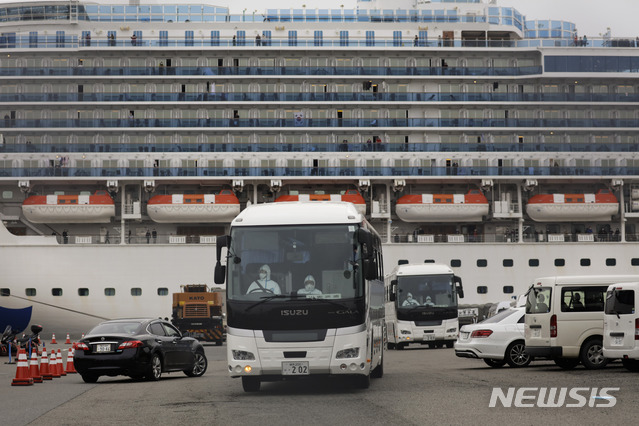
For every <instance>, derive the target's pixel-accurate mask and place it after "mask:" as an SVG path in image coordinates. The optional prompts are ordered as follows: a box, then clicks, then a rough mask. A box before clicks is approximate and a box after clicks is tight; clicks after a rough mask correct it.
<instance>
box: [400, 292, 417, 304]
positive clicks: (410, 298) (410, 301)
mask: <svg viewBox="0 0 639 426" xmlns="http://www.w3.org/2000/svg"><path fill="white" fill-rule="evenodd" d="M402 306H419V302H418V301H417V300H415V299H413V295H412V293H408V294H407V295H406V300H404V303H402Z"/></svg>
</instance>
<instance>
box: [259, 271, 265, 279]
mask: <svg viewBox="0 0 639 426" xmlns="http://www.w3.org/2000/svg"><path fill="white" fill-rule="evenodd" d="M260 279H261V280H264V279H266V272H260Z"/></svg>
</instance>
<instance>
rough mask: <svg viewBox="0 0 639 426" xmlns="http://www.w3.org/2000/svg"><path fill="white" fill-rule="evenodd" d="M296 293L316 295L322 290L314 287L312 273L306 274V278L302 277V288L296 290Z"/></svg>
mask: <svg viewBox="0 0 639 426" xmlns="http://www.w3.org/2000/svg"><path fill="white" fill-rule="evenodd" d="M297 294H311V295H318V294H322V292H321V291H320V290H318V289H316V288H315V278H313V276H312V275H307V276H306V278H304V288H303V289H301V290H297Z"/></svg>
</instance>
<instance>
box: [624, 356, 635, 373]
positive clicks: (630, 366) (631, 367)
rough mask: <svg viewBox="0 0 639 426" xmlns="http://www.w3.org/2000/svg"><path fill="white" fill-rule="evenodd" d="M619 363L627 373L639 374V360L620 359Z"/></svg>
mask: <svg viewBox="0 0 639 426" xmlns="http://www.w3.org/2000/svg"><path fill="white" fill-rule="evenodd" d="M621 363H622V364H623V366H624V368H625V369H626V370H628V371H632V372H635V373H636V372H639V359H623V358H622V359H621Z"/></svg>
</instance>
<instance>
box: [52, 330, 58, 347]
mask: <svg viewBox="0 0 639 426" xmlns="http://www.w3.org/2000/svg"><path fill="white" fill-rule="evenodd" d="M51 344H52V345H57V344H58V342H56V340H55V333H53V335H52V336H51Z"/></svg>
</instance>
